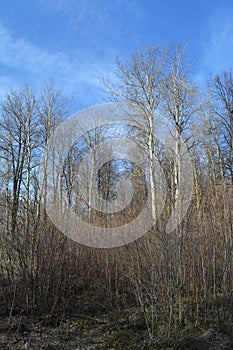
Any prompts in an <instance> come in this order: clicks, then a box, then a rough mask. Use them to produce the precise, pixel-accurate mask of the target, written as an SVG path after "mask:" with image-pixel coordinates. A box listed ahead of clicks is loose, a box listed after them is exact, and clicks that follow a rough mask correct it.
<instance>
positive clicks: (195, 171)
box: [0, 44, 233, 350]
mask: <svg viewBox="0 0 233 350" xmlns="http://www.w3.org/2000/svg"><path fill="white" fill-rule="evenodd" d="M102 84H103V89H104V90H105V92H106V96H107V97H106V100H107V102H113V101H114V102H120V103H124V104H127V106H130V108H132V110H134V111H136V112H135V114H134V115H131V116H130V118H131V119H130V120H131V121H132V122H131V123H130V124H131V125H129V123H125V124H122V125H120V126H119V125H118V126H116V125H111V126H109V125H99V126H98V120H96V123H95V127H94V128H93V127H91V128H90V129H89V130H88V131H85V132H84V133H83V134H82V135H81V136H80V137H79V138H78V139H77V140H76V141H75V142H74V143H73V145H72V146H71V147H70V149H69V151H68V152H67V153H66V157H65V159H64V163H63V164H62V165H61V167H62V171H61V172H60V173H59V175H58V176H57V179H55V180H54V187H53V191H54V192H56V193H58V192H59V191H62V193H63V194H65V195H66V200H67V203H68V204H69V206H70V207H71V208H72V210H73V211H74V212H75V214H76V215H77V216H78V217H79V218H80V219H81V220H82V221H84V222H85V223H87V224H89V225H92V226H94V227H99V228H104V229H105V230H108V229H109V230H110V228H114V227H121V226H122V225H125V224H128V223H130V222H132V221H134V220H136V217H137V216H138V215H139V214H140V213H141V211H142V210H143V207H144V206H145V202H146V198H147V197H148V196H150V201H151V210H152V217H153V218H154V216H153V215H155V214H156V211H157V209H158V208H157V204H158V202H159V200H160V199H159V197H160V195H161V193H163V191H161V189H160V190H159V189H158V186H157V180H156V179H155V177H154V171H155V169H154V168H155V167H158V166H159V167H160V168H161V169H162V172H163V174H164V178H165V180H166V181H165V182H166V186H165V187H166V188H165V192H166V196H165V199H164V205H163V207H162V209H161V210H160V212H159V215H155V218H156V220H155V221H154V222H153V225H150V227H149V228H148V230H147V231H146V232H145V233H144V234H143V235H141V237H139V238H138V239H134V240H132V241H131V242H129V243H127V244H121V245H119V246H117V245H116V246H113V247H110V248H105V247H97V246H93V245H92V244H90V245H88V239H87V240H86V241H87V244H81V243H79V242H78V241H76V240H75V239H71V238H69V237H68V236H67V235H65V234H64V233H63V232H62V231H61V230H60V229H59V227H56V225H55V224H54V222H53V220H52V219H51V217H50V216H49V215H48V213H47V210H46V201H47V202H48V201H50V200H51V197H52V195H51V192H49V191H50V190H49V189H48V183H47V182H48V176H47V172H48V163H49V161H51V159H49V147H50V144H49V142H50V140H51V137H52V136H53V134H54V132H55V130H56V128H57V127H58V126H59V125H62V123H63V122H64V121H65V120H66V119H67V118H68V117H69V115H70V101H69V99H68V98H67V97H66V95H65V92H63V91H62V90H61V89H60V88H59V87H57V86H56V83H54V82H52V81H49V82H47V83H46V84H44V85H43V84H41V91H40V92H37V93H35V92H33V90H32V89H30V87H25V88H23V89H15V90H14V89H12V90H10V91H9V92H8V93H7V94H6V96H5V98H4V99H3V100H2V101H1V108H0V184H1V187H0V194H1V195H0V348H1V349H16V350H17V349H25V348H27V349H47V350H49V349H50V350H52V349H118V350H121V349H126V350H127V349H177V350H182V349H194V350H198V349H213V350H214V349H232V348H233V338H232V334H233V294H232V290H233V289H232V287H233V286H232V282H233V72H232V69H231V67H229V68H228V67H226V70H225V71H220V72H212V75H211V76H210V77H206V85H205V87H199V86H198V85H197V83H196V82H195V64H193V63H192V62H190V60H189V59H188V48H187V47H186V46H185V45H179V44H169V45H167V46H165V47H162V48H161V47H157V46H152V47H144V48H142V49H139V50H137V51H135V52H134V53H133V54H132V55H131V57H130V59H129V60H128V61H121V60H120V59H117V61H116V64H115V78H114V79H113V80H112V81H111V80H110V81H109V80H106V79H102ZM158 116H163V117H164V118H166V120H167V121H168V122H169V123H170V125H171V128H172V129H171V130H174V135H173V134H172V135H170V136H169V137H170V138H173V140H174V142H172V143H171V145H172V146H170V150H169V152H168V148H169V145H167V146H166V145H165V144H164V143H163V142H161V141H160V140H158V139H157V138H156V137H155V135H154V134H153V130H156V128H159V123H160V119H159V117H158ZM127 119H128V120H129V118H127ZM132 125H133V126H132ZM113 134H114V137H116V134H117V136H118V139H120V138H127V139H128V140H131V141H133V142H136V143H137V145H138V147H139V149H141V150H142V154H143V157H142V156H141V155H140V152H139V151H138V152H137V154H136V155H135V154H134V155H133V156H132V154H129V156H130V157H131V156H132V157H133V159H135V158H138V159H141V158H143V159H142V160H140V161H138V162H140V164H141V165H142V167H139V165H138V164H136V162H134V161H130V160H127V159H125V158H124V159H122V158H121V157H120V156H119V154H118V157H115V156H114V150H113V149H111V148H110V147H109V148H108V151H109V159H110V158H111V159H110V160H109V161H105V162H102V163H101V159H100V158H101V157H102V155H103V152H102V153H101V152H99V153H98V152H95V150H96V147H97V145H99V144H100V143H101V142H106V141H108V142H109V141H110V142H109V143H110V144H111V143H112V145H113V146H112V148H114V144H113V141H112V139H113ZM181 140H182V147H183V146H184V147H186V149H187V151H186V152H185V153H184V152H183V153H182V147H181ZM129 142H130V141H129ZM173 146H174V147H173ZM172 147H173V148H172ZM124 151H125V153H127V152H128V151H129V152H128V153H130V152H132V153H133V150H132V149H131V150H124ZM90 152H92V153H91V159H90V161H89V163H88V164H86V166H88V167H86V168H85V169H84V170H83V172H84V175H83V176H82V177H81V178H80V176H79V170H80V163H81V161H82V159H83V158H85V156H86V155H87V154H88V153H90ZM122 152H123V151H122ZM118 153H119V152H118ZM187 153H188V154H189V157H190V160H191V163H190V164H191V165H190V166H187V164H186V163H184V164H186V168H185V166H183V169H181V168H182V166H181V164H183V163H182V157H186V156H187ZM114 157H115V158H114ZM97 158H98V159H97ZM143 162H145V163H146V164H149V167H148V168H147V167H146V166H145V167H144V168H143ZM98 164H102V165H101V167H100V168H99V169H98V171H97V172H96V173H95V171H93V169H94V168H95V167H98ZM185 171H188V174H189V175H188V176H189V177H190V179H191V177H192V179H193V186H192V189H191V195H190V200H189V202H188V205H186V207H187V208H186V210H185V212H184V213H183V212H182V210H181V207H182V204H183V205H184V202H182V201H184V199H182V198H181V197H182V196H181V186H182V185H181V182H182V180H184V179H185V181H187V175H184V172H185ZM182 172H183V173H182ZM96 174H97V175H96ZM185 176H186V177H185ZM148 179H149V182H150V183H149V184H148V183H147V180H148ZM124 180H127V181H130V182H131V188H132V189H133V196H132V198H131V201H130V203H129V204H128V205H127V206H125V208H124V209H122V210H121V211H119V212H117V213H115V212H114V213H109V212H106V213H104V210H102V211H98V210H94V209H93V208H92V203H93V198H92V197H93V194H92V190H93V188H94V187H95V190H96V192H98V194H99V195H100V196H101V198H102V199H104V201H105V203H112V202H114V201H116V198H117V197H118V195H119V192H118V187H117V186H118V183H119V182H122V181H124ZM81 181H82V182H83V183H82V184H81V183H80V182H81ZM90 182H92V183H90ZM127 183H128V182H127ZM81 188H82V189H84V192H85V194H86V196H85V198H83V197H82V191H81ZM58 198H60V197H59V196H58ZM175 207H177V208H179V209H178V214H177V215H178V216H179V215H180V216H182V218H180V217H179V218H178V222H177V225H175V226H174V228H173V229H172V230H171V231H170V232H169V231H168V230H166V227H167V223H168V220H169V218H170V217H171V215H172V213H173V211H174V208H175ZM74 230H75V234H76V235H77V236H79V234H80V235H81V234H84V233H83V232H80V231H81V230H82V226H80V227H79V226H75V227H74ZM85 234H86V235H87V236H88V235H89V236H90V235H91V232H87V233H85ZM87 236H85V237H87ZM89 236H88V237H89ZM38 339H41V340H40V341H39V340H38Z"/></svg>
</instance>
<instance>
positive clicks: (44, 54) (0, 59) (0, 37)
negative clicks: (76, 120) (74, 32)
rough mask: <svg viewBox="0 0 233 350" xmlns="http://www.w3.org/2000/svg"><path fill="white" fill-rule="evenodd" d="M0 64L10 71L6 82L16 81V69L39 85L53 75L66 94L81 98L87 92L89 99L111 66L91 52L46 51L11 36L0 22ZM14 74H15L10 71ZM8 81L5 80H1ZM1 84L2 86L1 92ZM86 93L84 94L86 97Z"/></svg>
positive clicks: (29, 81) (97, 91) (25, 77)
mask: <svg viewBox="0 0 233 350" xmlns="http://www.w3.org/2000/svg"><path fill="white" fill-rule="evenodd" d="M0 65H1V66H2V67H3V68H5V69H7V70H8V75H9V71H10V70H11V71H12V73H11V74H12V75H11V76H8V80H7V81H8V83H10V82H11V81H12V84H14V85H17V81H16V78H14V76H17V74H15V73H18V74H20V75H21V76H22V75H23V76H24V79H23V80H24V82H25V83H27V84H31V83H32V82H33V85H34V86H36V85H39V84H41V83H42V82H44V81H45V80H47V79H49V78H53V79H54V80H55V81H57V82H58V83H59V84H61V85H62V87H63V89H64V90H65V92H66V93H68V94H77V96H78V98H79V99H84V100H85V96H84V95H85V94H87V92H88V91H89V92H91V94H92V95H93V100H95V99H96V96H95V97H94V94H95V90H96V94H98V93H99V90H100V81H99V77H102V76H104V75H106V73H107V72H108V71H110V69H111V67H110V64H109V63H108V62H102V61H100V60H99V61H98V60H96V59H93V58H92V57H91V56H88V55H87V56H85V55H84V54H82V57H80V58H79V57H78V55H77V56H76V57H70V56H69V55H67V54H66V53H64V52H62V51H59V52H49V51H48V50H46V49H44V48H42V47H39V46H37V45H34V44H33V43H31V42H29V41H27V40H25V39H24V38H19V37H14V36H13V35H12V34H11V33H10V31H9V30H8V29H7V28H5V27H4V26H3V25H1V24H0ZM13 74H15V75H13ZM5 85H8V84H5ZM3 90H4V88H2V93H3ZM90 97H91V96H90V95H89V96H88V98H89V100H90Z"/></svg>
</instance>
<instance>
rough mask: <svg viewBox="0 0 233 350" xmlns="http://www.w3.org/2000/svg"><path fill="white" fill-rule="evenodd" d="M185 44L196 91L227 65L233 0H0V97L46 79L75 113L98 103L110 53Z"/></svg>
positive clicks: (231, 53) (231, 55) (232, 52)
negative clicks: (70, 100) (60, 91)
mask: <svg viewBox="0 0 233 350" xmlns="http://www.w3.org/2000/svg"><path fill="white" fill-rule="evenodd" d="M186 40H189V41H190V45H189V49H188V54H189V57H190V60H193V61H195V62H196V66H195V68H194V79H195V80H196V82H197V83H198V84H199V85H200V86H201V87H203V86H204V84H205V81H206V79H207V78H208V77H209V75H210V73H213V74H214V73H219V72H222V71H223V70H224V69H229V68H230V67H231V66H232V62H233V0H221V1H220V0H196V1H184V0H162V1H161V0H154V1H153V0H114V1H113V0H1V1H0V99H2V98H3V97H4V95H5V94H6V93H7V92H8V91H9V89H10V88H21V87H23V86H25V85H28V86H29V87H31V88H32V89H34V90H35V91H38V90H39V89H40V87H41V86H42V85H43V83H44V82H46V81H47V80H48V79H50V78H51V79H53V80H54V81H55V82H56V84H57V86H58V87H60V88H63V90H64V93H65V94H66V95H67V96H68V97H73V105H72V108H73V112H75V111H76V110H79V109H80V108H85V107H87V106H91V105H93V104H98V103H101V102H103V99H104V94H103V92H102V87H101V81H100V78H101V77H107V78H110V79H111V77H113V70H114V62H115V59H116V56H119V58H120V59H122V60H127V59H128V58H129V57H130V55H131V54H132V52H133V51H134V50H135V49H137V48H141V47H143V46H144V45H154V44H155V45H161V46H162V45H164V44H167V43H169V42H171V41H178V42H185V41H186Z"/></svg>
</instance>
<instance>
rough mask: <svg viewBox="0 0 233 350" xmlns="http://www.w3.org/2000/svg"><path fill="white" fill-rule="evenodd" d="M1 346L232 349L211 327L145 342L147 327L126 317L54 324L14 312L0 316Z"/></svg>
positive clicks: (10, 349)
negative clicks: (172, 338)
mask: <svg viewBox="0 0 233 350" xmlns="http://www.w3.org/2000/svg"><path fill="white" fill-rule="evenodd" d="M0 349H1V350H23V349H28V350H65V349H66V350H92V349H93V350H94V349H96V350H97V349H106V350H107V349H108V350H113V349H115V350H127V349H132V350H134V349H140V350H142V349H147V350H150V349H151V350H152V349H175V350H186V349H187V350H188V349H190V350H220V349H222V350H232V349H233V339H230V337H229V336H226V335H225V334H220V333H217V332H215V331H213V330H211V329H209V330H207V331H204V332H202V334H200V335H199V336H195V337H194V336H186V337H183V338H182V339H180V340H178V341H176V343H175V344H174V343H173V344H171V343H167V345H166V344H160V345H157V346H149V345H147V334H146V330H145V329H144V330H143V329H141V328H140V327H138V326H137V324H134V325H130V326H129V323H128V322H127V321H126V320H122V321H119V322H110V321H109V319H108V317H107V316H105V315H103V316H101V318H98V319H97V318H96V319H95V318H91V317H86V316H82V315H80V316H79V317H78V318H77V319H73V320H69V321H67V320H66V321H64V322H62V323H59V324H56V321H55V320H49V319H43V320H38V321H37V322H32V320H30V319H29V318H26V317H19V316H14V317H13V318H12V319H11V320H10V323H9V319H1V320H0Z"/></svg>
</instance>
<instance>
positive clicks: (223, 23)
mask: <svg viewBox="0 0 233 350" xmlns="http://www.w3.org/2000/svg"><path fill="white" fill-rule="evenodd" d="M204 47H205V50H204V61H205V64H206V65H207V66H208V67H207V68H209V71H210V72H213V73H218V72H221V71H222V70H227V69H229V68H230V66H232V63H233V22H232V17H230V16H221V15H220V14H215V15H213V16H212V18H211V21H210V24H209V38H206V43H205V45H204Z"/></svg>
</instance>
